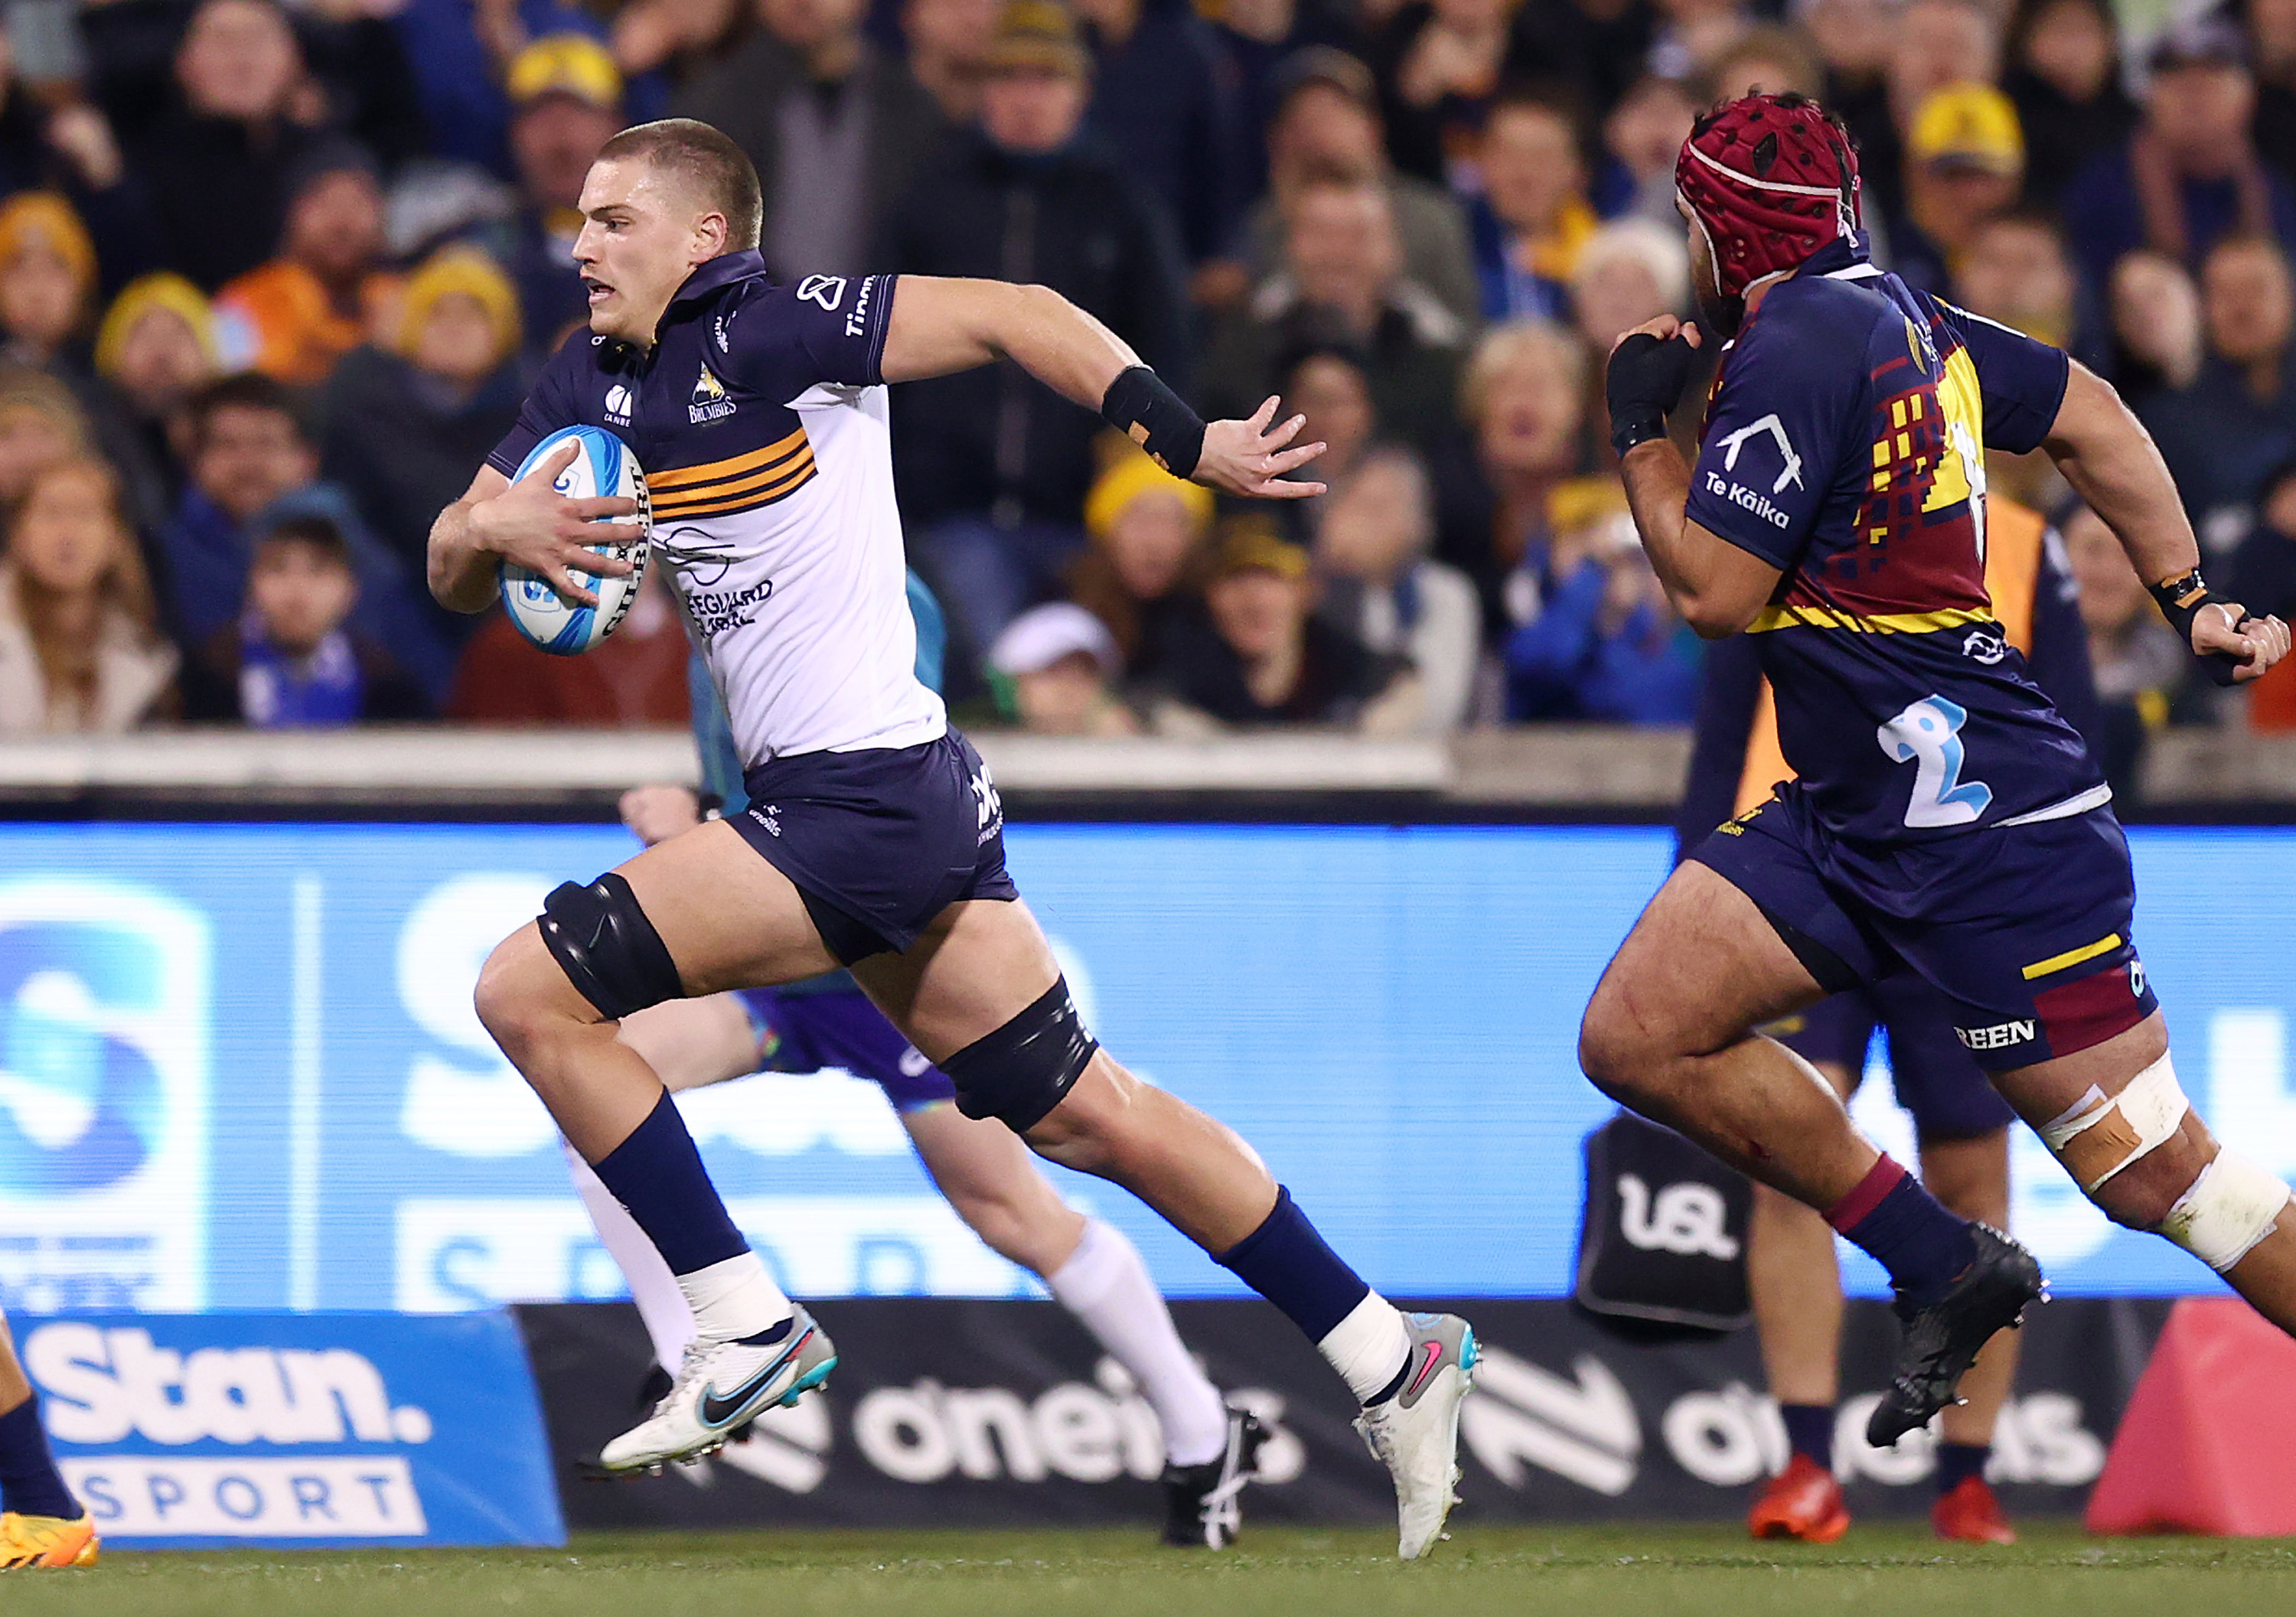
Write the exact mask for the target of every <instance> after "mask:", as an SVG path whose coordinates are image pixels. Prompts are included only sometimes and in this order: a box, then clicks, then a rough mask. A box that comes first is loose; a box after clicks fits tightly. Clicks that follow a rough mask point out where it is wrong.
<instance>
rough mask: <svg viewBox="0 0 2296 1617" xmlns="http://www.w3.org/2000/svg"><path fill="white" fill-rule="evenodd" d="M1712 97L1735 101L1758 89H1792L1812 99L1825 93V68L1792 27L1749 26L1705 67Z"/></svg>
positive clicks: (1768, 90) (1819, 99) (1774, 90)
mask: <svg viewBox="0 0 2296 1617" xmlns="http://www.w3.org/2000/svg"><path fill="white" fill-rule="evenodd" d="M1707 77H1708V78H1709V79H1710V81H1711V86H1712V92H1713V94H1712V99H1713V100H1714V101H1717V102H1728V101H1736V100H1738V99H1739V98H1740V97H1741V96H1745V95H1752V94H1756V93H1758V92H1762V93H1767V94H1773V95H1775V94H1779V93H1780V92H1782V91H1786V90H1792V91H1793V92H1795V93H1796V94H1801V95H1807V96H1808V97H1809V98H1810V99H1811V100H1813V101H1822V100H1824V99H1825V65H1824V64H1823V63H1822V62H1819V61H1818V59H1817V55H1816V52H1815V51H1813V50H1812V49H1811V48H1810V45H1809V43H1808V40H1807V39H1806V38H1805V37H1803V36H1802V35H1800V34H1798V33H1796V32H1795V31H1794V30H1793V29H1787V28H1779V27H1776V26H1775V25H1767V26H1764V27H1760V28H1751V29H1747V30H1746V31H1745V32H1744V33H1743V34H1741V35H1740V36H1739V37H1737V38H1736V39H1735V40H1734V41H1732V42H1731V44H1730V45H1728V46H1727V47H1726V48H1725V49H1724V50H1723V51H1722V52H1721V53H1720V54H1719V55H1718V56H1716V57H1715V58H1714V61H1713V63H1712V65H1711V67H1710V69H1709V70H1708V73H1707Z"/></svg>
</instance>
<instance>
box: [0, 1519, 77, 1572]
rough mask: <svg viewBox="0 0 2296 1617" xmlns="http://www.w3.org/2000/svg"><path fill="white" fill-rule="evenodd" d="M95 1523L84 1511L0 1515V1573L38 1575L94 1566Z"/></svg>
mask: <svg viewBox="0 0 2296 1617" xmlns="http://www.w3.org/2000/svg"><path fill="white" fill-rule="evenodd" d="M95 1551H96V1538H95V1523H94V1522H93V1521H92V1520H90V1519H89V1517H88V1515H87V1514H86V1512H85V1511H83V1512H81V1513H80V1515H79V1517H78V1519H77V1520H75V1521H69V1522H68V1521H66V1520H65V1519H64V1518H63V1517H61V1516H20V1515H18V1514H16V1513H15V1512H14V1511H10V1512H8V1513H7V1514H5V1515H0V1572H40V1571H45V1570H49V1569H53V1568H59V1567H67V1566H94V1564H95Z"/></svg>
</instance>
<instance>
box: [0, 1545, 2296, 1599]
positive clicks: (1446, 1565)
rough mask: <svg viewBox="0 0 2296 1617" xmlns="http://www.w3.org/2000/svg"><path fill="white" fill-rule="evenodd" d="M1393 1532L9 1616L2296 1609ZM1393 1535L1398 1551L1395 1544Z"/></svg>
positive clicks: (564, 1578) (383, 1574) (384, 1554)
mask: <svg viewBox="0 0 2296 1617" xmlns="http://www.w3.org/2000/svg"><path fill="white" fill-rule="evenodd" d="M1393 1546H1394V1539H1393V1536H1392V1535H1391V1534H1378V1533H1372V1532H1367V1531H1354V1530H1349V1531H1300V1530H1296V1529H1289V1528H1263V1529H1259V1530H1256V1531H1248V1535H1247V1537H1246V1539H1245V1540H1244V1542H1243V1544H1242V1545H1241V1546H1239V1547H1238V1548H1237V1549H1236V1550H1234V1551H1233V1552H1230V1553H1228V1554H1226V1555H1210V1554H1203V1553H1192V1552H1178V1551H1170V1550H1161V1549H1159V1548H1157V1547H1155V1546H1153V1545H1152V1544H1150V1543H1149V1542H1147V1540H1146V1536H1145V1535H1144V1534H1143V1533H1132V1532H1112V1531H1089V1532H1084V1531H1078V1532H954V1531H951V1532H842V1533H828V1532H806V1533H798V1532H751V1533H738V1534H718V1535H700V1534H690V1535H645V1536H639V1535H613V1536H607V1535H584V1536H582V1537H580V1538H578V1539H576V1540H575V1542H574V1543H573V1544H571V1545H570V1546H569V1547H567V1548H565V1549H563V1550H376V1551H362V1552H358V1553H356V1554H348V1553H345V1554H338V1553H328V1552H316V1553H314V1552H299V1553H295V1554H278V1555H275V1554H265V1553H257V1552H247V1551H234V1552H232V1553H228V1554H212V1555H209V1554H193V1555H162V1554H133V1553H127V1552H119V1553H112V1554H108V1555H106V1558H105V1560H104V1563H103V1564H102V1566H100V1567H98V1568H96V1569H95V1570H94V1571H92V1572H72V1573H47V1574H41V1575H38V1576H26V1577H21V1578H18V1577H11V1578H10V1579H8V1580H6V1582H5V1583H4V1584H0V1612H4V1613H6V1614H7V1617H45V1613H123V1614H126V1617H207V1614H208V1613H214V1614H215V1617H271V1614H272V1613H279V1614H280V1617H288V1614H290V1613H291V1614H292V1617H334V1614H335V1613H344V1614H345V1617H369V1614H372V1617H432V1614H433V1613H441V1614H444V1613H453V1614H455V1617H463V1613H521V1614H523V1613H583V1614H585V1617H623V1614H625V1613H627V1614H628V1617H685V1613H694V1614H696V1617H721V1614H722V1617H815V1614H819V1617H880V1614H882V1617H944V1614H945V1617H976V1614H978V1617H992V1614H993V1617H1018V1614H1020V1613H1037V1612H1046V1613H1084V1614H1085V1617H1179V1614H1181V1613H1199V1612H1202V1613H1221V1614H1222V1617H1226V1614H1229V1613H1234V1614H1235V1617H1260V1614H1261V1613H1266V1614H1267V1617H1292V1614H1293V1613H1298V1614H1300V1617H1343V1614H1346V1613H1358V1612H1361V1613H1397V1614H1398V1617H1400V1614H1403V1613H1409V1614H1410V1617H1466V1614H1468V1613H1486V1612H1488V1613H1555V1614H1556V1617H1644V1614H1645V1613H1649V1614H1652V1617H1655V1614H1658V1613H1668V1614H1673V1613H1681V1614H1682V1617H1739V1614H1740V1613H1748V1614H1751V1613H1761V1614H1762V1617H1794V1614H1796V1613H1847V1614H1849V1617H1896V1614H1898V1613H1907V1614H1908V1617H1910V1614H1913V1613H1919V1614H1920V1617H1976V1614H1989V1613H2004V1614H2005V1617H2006V1614H2010V1613H2013V1614H2014V1617H2055V1614H2058V1613H2062V1617H2103V1614H2107V1613H2131V1614H2137V1617H2185V1613H2192V1614H2194V1617H2245V1614H2246V1613H2279V1614H2283V1617H2285V1614H2286V1613H2296V1539H2279V1540H2263V1541H2245V1542H2243V1541H2236V1540H2223V1539H2088V1538H2085V1537H2083V1536H2082V1535H2081V1534H2080V1533H2079V1531H2078V1530H2077V1529H2075V1528H2074V1527H2073V1526H2071V1524H2070V1523H2066V1524H2049V1523H2038V1524H2034V1525H2032V1526H2030V1528H2029V1529H2028V1531H2027V1535H2026V1541H2025V1542H2024V1543H2023V1544H2021V1545H2019V1546H2017V1547H2014V1548H2010V1549H1993V1548H1978V1547H1965V1546H1954V1547H1948V1546H1944V1545H1939V1544H1937V1543H1935V1542H1933V1541H1932V1540H1931V1539H1929V1538H1928V1537H1927V1536H1926V1535H1925V1534H1923V1533H1921V1532H1918V1531H1915V1529H1913V1528H1911V1527H1900V1526H1879V1527H1870V1528H1869V1527H1860V1528H1858V1529H1857V1530H1856V1531H1853V1532H1852V1533H1851V1534H1850V1536H1849V1538H1848V1539H1845V1540H1844V1541H1843V1542H1841V1544H1838V1545H1834V1546H1832V1547H1826V1548H1819V1547H1813V1546H1808V1545H1792V1544H1789V1545H1756V1544H1752V1543H1750V1542H1748V1540H1747V1539H1745V1537H1744V1536H1743V1533H1740V1532H1737V1531H1733V1530H1730V1529H1727V1528H1722V1527H1601V1528H1586V1527H1554V1528H1520V1527H1505V1528H1501V1527H1482V1528H1478V1527H1472V1526H1466V1527H1462V1528H1461V1530H1460V1531H1459V1532H1458V1533H1457V1535H1456V1537H1455V1538H1454V1539H1453V1540H1452V1541H1451V1542H1450V1543H1448V1544H1446V1545H1443V1546H1441V1547H1439V1548H1438V1550H1437V1552H1436V1555H1435V1556H1434V1558H1433V1559H1431V1560H1430V1561H1427V1562H1425V1563H1423V1564H1418V1565H1415V1566H1403V1565H1399V1564H1397V1563H1396V1562H1395V1560H1394V1559H1393V1555H1392V1550H1393ZM1383 1551H1384V1552H1385V1553H1382V1552H1383Z"/></svg>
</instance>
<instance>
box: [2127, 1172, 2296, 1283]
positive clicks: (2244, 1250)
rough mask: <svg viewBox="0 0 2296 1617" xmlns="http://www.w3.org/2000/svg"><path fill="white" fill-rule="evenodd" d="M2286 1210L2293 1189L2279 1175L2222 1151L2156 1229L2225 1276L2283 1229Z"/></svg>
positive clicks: (2178, 1198) (2178, 1199)
mask: <svg viewBox="0 0 2296 1617" xmlns="http://www.w3.org/2000/svg"><path fill="white" fill-rule="evenodd" d="M2287 1205H2288V1186H2287V1184H2286V1183H2285V1182H2284V1180H2283V1179H2281V1178H2280V1177H2279V1176H2278V1175H2277V1174H2274V1173H2269V1172H2267V1171H2266V1170H2264V1169H2262V1168H2260V1167H2259V1166H2258V1165H2257V1164H2256V1163H2254V1162H2251V1161H2249V1160H2248V1159H2247V1158H2246V1157H2244V1156H2243V1155H2241V1154H2240V1153H2238V1152H2236V1151H2229V1150H2224V1149H2219V1150H2218V1152H2217V1154H2216V1159H2215V1160H2214V1161H2211V1162H2210V1164H2209V1165H2208V1166H2207V1167H2206V1168H2203V1169H2202V1170H2201V1172H2200V1177H2199V1178H2196V1179H2194V1181H2193V1184H2192V1188H2191V1189H2189V1190H2187V1191H2185V1194H2183V1195H2181V1196H2179V1197H2177V1203H2176V1205H2175V1206H2173V1207H2171V1208H2170V1209H2169V1216H2168V1217H2167V1218H2165V1219H2161V1222H2160V1223H2158V1224H2156V1225H2154V1226H2153V1228H2154V1229H2155V1230H2157V1231H2158V1232H2159V1233H2160V1234H2161V1235H2166V1236H2167V1237H2168V1238H2169V1240H2171V1241H2173V1242H2175V1243H2176V1244H2177V1245H2178V1246H2181V1247H2183V1248H2184V1249H2185V1251H2186V1252H2190V1253H2192V1254H2193V1256H2194V1257H2195V1258H2198V1259H2199V1260H2201V1261H2202V1262H2203V1263H2205V1264H2207V1265H2208V1266H2209V1267H2210V1268H2212V1269H2214V1270H2216V1272H2217V1273H2218V1274H2219V1275H2221V1274H2224V1273H2225V1272H2226V1270H2228V1269H2230V1268H2232V1267H2233V1266H2234V1265H2235V1264H2236V1263H2238V1262H2239V1261H2240V1260H2242V1259H2243V1258H2245V1257H2247V1256H2248V1254H2249V1253H2250V1252H2253V1251H2255V1250H2256V1244H2257V1243H2258V1242H2259V1241H2261V1240H2263V1239H2264V1237H2265V1236H2267V1235H2270V1234H2271V1233H2272V1232H2273V1231H2274V1230H2276V1229H2277V1228H2278V1227H2280V1226H2279V1219H2280V1211H2281V1210H2282V1209H2283V1208H2284V1207H2286V1206H2287Z"/></svg>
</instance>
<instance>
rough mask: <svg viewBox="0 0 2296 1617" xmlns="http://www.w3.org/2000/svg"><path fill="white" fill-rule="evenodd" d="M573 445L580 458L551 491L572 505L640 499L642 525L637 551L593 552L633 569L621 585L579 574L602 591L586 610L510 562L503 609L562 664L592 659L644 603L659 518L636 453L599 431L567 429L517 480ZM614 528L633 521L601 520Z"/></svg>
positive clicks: (536, 452) (539, 448)
mask: <svg viewBox="0 0 2296 1617" xmlns="http://www.w3.org/2000/svg"><path fill="white" fill-rule="evenodd" d="M570 440H571V441H572V442H573V443H575V444H576V445H578V447H579V449H580V453H578V454H577V455H576V456H574V459H573V460H572V461H571V462H570V464H568V465H567V467H566V469H565V470H564V471H562V472H560V473H559V474H558V477H557V480H555V481H554V482H553V484H552V485H551V487H553V488H555V489H557V490H558V492H559V493H561V494H562V495H564V496H565V497H567V498H569V499H575V500H583V499H589V498H591V497H594V496H601V495H603V496H605V497H615V496H619V497H621V498H623V499H627V500H635V501H636V502H637V505H638V513H637V516H636V518H635V521H636V522H637V524H638V527H639V529H641V530H642V537H641V538H639V539H638V541H637V543H635V545H593V546H591V547H590V548H591V549H593V550H594V551H596V552H597V553H598V554H600V555H602V556H618V557H620V558H622V559H624V560H626V561H627V562H629V564H630V570H629V572H628V573H627V575H625V576H623V577H620V578H602V577H600V576H599V575H598V574H596V573H584V572H578V573H576V574H575V578H576V579H577V580H578V581H579V582H580V583H581V584H583V585H584V586H585V587H587V588H589V589H590V590H592V591H594V592H595V594H596V595H597V597H598V604H597V605H595V606H580V605H577V604H576V603H573V602H570V601H568V600H566V599H564V598H563V597H562V596H561V595H559V593H558V592H557V591H556V590H554V589H553V588H552V587H550V585H549V583H548V581H546V580H545V579H544V578H543V577H542V576H541V575H540V574H539V573H537V572H536V571H534V570H532V569H531V568H526V567H521V566H518V565H517V564H515V563H514V562H504V563H503V570H502V601H503V610H504V612H508V613H509V614H510V620H511V622H512V624H513V625H514V626H515V627H516V628H517V629H518V632H519V633H520V634H521V635H523V636H526V637H527V639H528V640H529V641H531V642H532V643H533V644H536V645H538V646H540V647H541V648H542V649H543V650H544V651H545V652H550V653H554V654H556V655H558V656H561V657H571V656H573V655H575V654H576V653H579V652H586V651H588V650H589V649H590V648H591V647H592V646H594V645H595V644H598V643H599V642H600V641H601V640H603V639H604V638H605V637H606V636H609V635H611V634H612V633H613V632H614V630H615V628H618V627H619V625H620V623H621V621H622V619H623V617H624V615H625V614H627V612H629V610H630V603H631V602H633V601H635V600H636V599H637V595H638V585H639V583H640V581H641V580H643V579H644V578H645V570H646V561H647V558H648V556H649V555H650V554H652V548H653V547H652V538H653V513H652V508H651V507H650V506H649V505H648V504H647V502H646V486H645V473H644V472H641V471H639V470H638V459H637V456H635V455H632V454H631V453H630V448H629V446H628V445H627V444H626V443H624V442H623V441H622V440H621V439H619V438H616V437H615V436H614V435H613V434H612V433H611V432H609V431H605V430H603V428H599V427H561V428H559V429H558V431H555V432H553V433H552V434H551V435H550V436H549V437H547V438H545V439H543V440H542V441H541V442H540V443H538V444H537V445H535V446H534V447H533V448H532V449H530V450H529V451H528V452H527V456H526V459H525V460H524V461H522V462H521V463H520V465H519V468H518V477H517V478H516V479H514V481H521V482H522V481H524V480H526V478H527V476H528V475H529V473H530V472H533V470H534V469H535V468H536V467H537V466H538V465H540V464H542V463H543V462H544V461H545V460H548V459H549V458H550V457H551V456H553V455H555V454H557V453H558V449H559V446H560V445H562V444H564V443H566V442H568V441H570ZM601 520H603V521H611V522H627V521H631V520H632V519H631V518H628V517H609V518H603V519H601Z"/></svg>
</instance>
